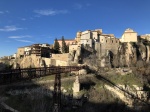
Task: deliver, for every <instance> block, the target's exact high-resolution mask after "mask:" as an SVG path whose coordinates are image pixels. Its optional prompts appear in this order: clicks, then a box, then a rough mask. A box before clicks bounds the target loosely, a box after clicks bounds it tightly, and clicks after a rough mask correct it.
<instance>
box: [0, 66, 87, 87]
mask: <svg viewBox="0 0 150 112" xmlns="http://www.w3.org/2000/svg"><path fill="white" fill-rule="evenodd" d="M85 67H86V66H52V67H39V68H23V69H21V68H18V69H10V70H3V71H0V85H6V84H10V83H15V82H20V81H25V80H31V79H34V78H40V77H43V76H48V75H55V74H60V73H67V72H71V71H78V70H80V69H82V68H85Z"/></svg>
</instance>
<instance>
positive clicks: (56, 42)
mask: <svg viewBox="0 0 150 112" xmlns="http://www.w3.org/2000/svg"><path fill="white" fill-rule="evenodd" d="M54 52H55V53H59V52H60V45H59V43H58V40H57V38H56V39H55V43H54Z"/></svg>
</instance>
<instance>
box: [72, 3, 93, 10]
mask: <svg viewBox="0 0 150 112" xmlns="http://www.w3.org/2000/svg"><path fill="white" fill-rule="evenodd" d="M89 6H91V4H90V3H86V4H84V5H83V4H79V3H76V4H74V8H75V9H82V8H85V7H89Z"/></svg>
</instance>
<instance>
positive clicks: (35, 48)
mask: <svg viewBox="0 0 150 112" xmlns="http://www.w3.org/2000/svg"><path fill="white" fill-rule="evenodd" d="M32 54H34V55H36V56H40V57H50V48H49V46H45V45H43V44H33V45H32V46H31V55H32Z"/></svg>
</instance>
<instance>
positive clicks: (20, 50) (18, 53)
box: [17, 47, 24, 58]
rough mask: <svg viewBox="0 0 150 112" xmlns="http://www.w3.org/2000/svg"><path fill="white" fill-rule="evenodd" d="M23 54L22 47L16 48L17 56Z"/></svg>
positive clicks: (19, 56)
mask: <svg viewBox="0 0 150 112" xmlns="http://www.w3.org/2000/svg"><path fill="white" fill-rule="evenodd" d="M23 56H24V47H19V48H18V50H17V58H21V57H23Z"/></svg>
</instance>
